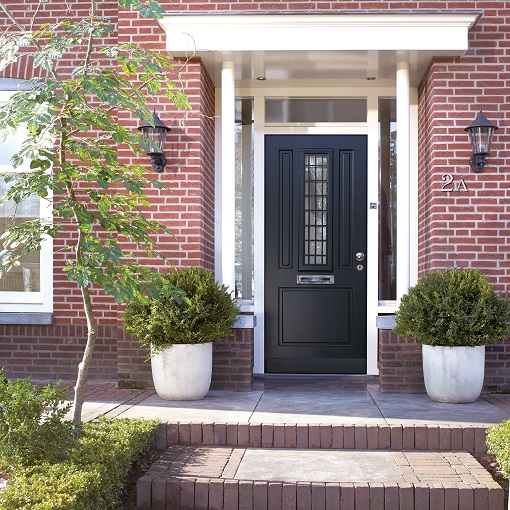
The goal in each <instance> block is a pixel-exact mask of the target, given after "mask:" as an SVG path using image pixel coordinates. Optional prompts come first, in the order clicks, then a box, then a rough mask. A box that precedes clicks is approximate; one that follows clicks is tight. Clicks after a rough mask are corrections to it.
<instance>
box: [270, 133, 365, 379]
mask: <svg viewBox="0 0 510 510" xmlns="http://www.w3.org/2000/svg"><path fill="white" fill-rule="evenodd" d="M265 164H266V176H265V200H266V203H265V232H266V234H265V250H266V255H265V358H266V372H284V373H366V268H365V265H366V257H365V259H364V260H363V261H357V260H356V258H355V254H356V253H357V252H362V253H364V254H365V255H366V209H367V207H366V206H367V204H366V184H367V182H366V179H367V164H366V137H365V136H333V135H268V136H266V162H265Z"/></svg>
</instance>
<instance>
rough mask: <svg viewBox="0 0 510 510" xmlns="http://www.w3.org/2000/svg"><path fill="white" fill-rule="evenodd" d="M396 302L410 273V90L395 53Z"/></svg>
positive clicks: (404, 64) (405, 62) (405, 66)
mask: <svg viewBox="0 0 510 510" xmlns="http://www.w3.org/2000/svg"><path fill="white" fill-rule="evenodd" d="M396 78H397V211H398V212H397V302H398V301H400V298H401V297H402V295H403V294H405V293H406V292H407V289H408V288H409V282H410V279H409V274H410V244H409V243H410V219H409V213H410V209H409V206H410V142H411V123H410V107H411V103H410V91H409V87H410V85H409V57H408V55H407V52H405V53H402V54H401V55H399V56H398V57H397V77H396Z"/></svg>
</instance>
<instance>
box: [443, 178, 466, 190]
mask: <svg viewBox="0 0 510 510" xmlns="http://www.w3.org/2000/svg"><path fill="white" fill-rule="evenodd" d="M441 179H442V180H443V181H445V182H444V184H443V186H442V187H441V191H444V192H445V193H446V192H448V193H450V192H452V191H455V192H460V191H469V189H468V187H467V185H466V182H465V181H464V179H462V178H461V179H459V180H457V181H456V180H455V179H454V178H453V175H452V174H443V176H442V177H441Z"/></svg>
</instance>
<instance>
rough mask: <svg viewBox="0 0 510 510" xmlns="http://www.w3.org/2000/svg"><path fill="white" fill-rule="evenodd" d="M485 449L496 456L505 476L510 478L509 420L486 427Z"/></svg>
mask: <svg viewBox="0 0 510 510" xmlns="http://www.w3.org/2000/svg"><path fill="white" fill-rule="evenodd" d="M487 451H488V452H489V453H491V454H492V455H494V456H495V457H496V459H497V460H498V462H499V465H500V469H501V472H502V473H503V474H504V475H505V477H506V478H510V420H508V421H504V422H502V423H500V424H499V425H492V426H490V427H489V428H488V429H487Z"/></svg>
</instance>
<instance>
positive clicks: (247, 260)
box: [235, 98, 253, 300]
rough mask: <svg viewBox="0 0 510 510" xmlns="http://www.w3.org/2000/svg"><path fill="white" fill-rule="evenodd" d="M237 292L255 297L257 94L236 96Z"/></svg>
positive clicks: (248, 298) (246, 297)
mask: <svg viewBox="0 0 510 510" xmlns="http://www.w3.org/2000/svg"><path fill="white" fill-rule="evenodd" d="M235 133H236V170H235V176H236V177H235V180H236V217H235V223H236V239H235V251H236V254H235V277H236V289H235V295H236V297H237V298H238V299H246V300H252V299H253V98H236V124H235Z"/></svg>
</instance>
